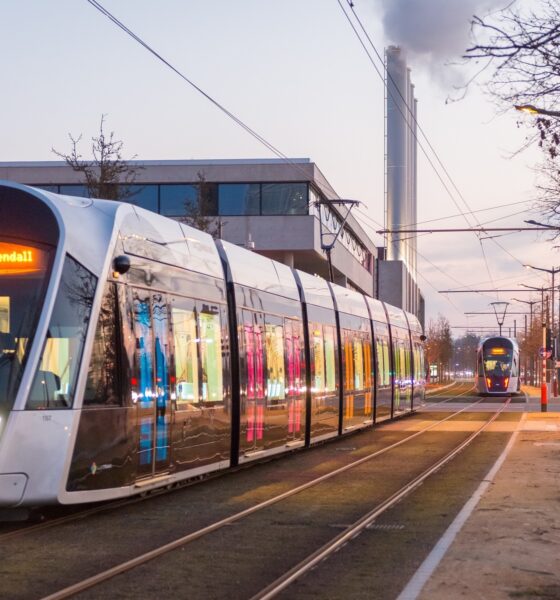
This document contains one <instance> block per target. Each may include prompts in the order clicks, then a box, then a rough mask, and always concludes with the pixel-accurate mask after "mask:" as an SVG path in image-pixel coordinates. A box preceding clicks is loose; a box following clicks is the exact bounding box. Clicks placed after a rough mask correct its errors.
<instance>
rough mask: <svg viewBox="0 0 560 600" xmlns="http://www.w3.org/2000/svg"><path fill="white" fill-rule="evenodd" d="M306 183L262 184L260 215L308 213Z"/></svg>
mask: <svg viewBox="0 0 560 600" xmlns="http://www.w3.org/2000/svg"><path fill="white" fill-rule="evenodd" d="M307 206H308V200H307V184H306V183H263V184H262V185H261V214H263V215H306V214H307V213H308V209H307Z"/></svg>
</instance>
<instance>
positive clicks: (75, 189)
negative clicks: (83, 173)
mask: <svg viewBox="0 0 560 600" xmlns="http://www.w3.org/2000/svg"><path fill="white" fill-rule="evenodd" d="M60 193H61V194H64V195H65V196H79V197H80V198H89V192H88V189H87V187H86V186H85V185H61V186H60Z"/></svg>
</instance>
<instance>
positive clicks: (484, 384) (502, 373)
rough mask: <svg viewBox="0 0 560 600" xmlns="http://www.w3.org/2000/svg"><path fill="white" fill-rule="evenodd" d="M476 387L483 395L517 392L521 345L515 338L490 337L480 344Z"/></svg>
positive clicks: (518, 389)
mask: <svg viewBox="0 0 560 600" xmlns="http://www.w3.org/2000/svg"><path fill="white" fill-rule="evenodd" d="M476 365H477V377H476V388H477V391H478V393H479V394H480V395H482V396H503V395H508V394H516V393H518V392H519V391H520V389H521V387H520V386H521V382H520V379H519V346H518V344H517V341H516V340H515V339H513V338H507V337H490V338H486V339H485V340H482V341H481V342H480V344H479V345H478V350H477V357H476Z"/></svg>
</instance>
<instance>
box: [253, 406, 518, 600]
mask: <svg viewBox="0 0 560 600" xmlns="http://www.w3.org/2000/svg"><path fill="white" fill-rule="evenodd" d="M510 401H511V397H510V398H508V401H507V402H506V403H504V405H503V406H502V407H501V408H500V410H498V411H497V412H496V413H494V414H493V415H492V417H491V418H490V419H489V420H488V421H486V423H484V424H483V425H482V426H481V427H479V429H477V430H476V431H475V432H473V433H472V434H471V435H470V436H469V437H468V438H467V439H466V440H464V441H463V442H461V444H459V445H458V446H456V447H455V448H454V449H453V450H451V451H450V452H448V453H447V454H446V455H445V456H444V457H443V458H440V459H439V460H437V461H436V462H435V463H434V464H433V465H432V466H431V467H429V468H428V469H426V470H425V471H424V472H423V473H421V474H420V475H418V476H417V477H415V478H414V479H413V480H412V481H410V482H409V483H407V484H406V485H404V486H403V487H402V488H401V489H400V490H398V491H396V492H395V493H394V494H392V495H391V496H389V497H388V498H387V499H386V500H384V501H383V502H381V503H380V504H379V505H378V506H376V507H375V508H374V509H373V510H371V511H370V512H369V513H367V514H366V515H364V516H363V517H361V518H360V519H358V520H357V521H356V522H355V523H353V524H352V525H350V526H349V527H348V528H347V529H346V531H344V532H342V533H341V534H339V535H337V536H336V537H335V538H333V539H332V540H331V541H330V542H327V543H326V544H325V545H323V546H322V547H321V548H319V549H318V550H316V551H315V552H314V553H313V554H310V555H309V556H308V557H307V558H306V559H304V560H303V561H301V562H300V563H299V564H297V565H296V566H295V567H293V568H292V569H290V570H289V571H287V572H286V573H285V574H284V575H282V576H281V577H279V578H278V579H276V581H274V582H273V583H271V584H270V585H268V586H267V587H266V588H264V589H263V590H261V591H260V592H259V593H257V594H255V595H254V596H253V597H252V598H251V599H250V600H270V599H271V598H274V596H276V595H277V594H279V593H280V592H281V591H283V590H285V589H286V588H287V587H288V586H289V585H290V584H292V583H293V582H294V581H296V580H297V579H299V578H300V577H301V576H302V575H305V573H307V572H308V571H310V570H311V569H313V567H315V566H316V565H317V564H318V563H320V562H321V561H323V560H325V559H326V558H328V557H329V556H330V555H331V554H333V553H334V552H336V551H338V550H339V549H340V548H342V546H344V545H345V544H346V543H348V542H349V541H350V540H351V539H352V538H354V537H356V536H357V535H358V534H360V533H361V532H362V531H363V530H364V529H366V528H367V527H368V526H369V525H371V524H372V523H373V522H374V521H375V520H376V519H377V518H378V517H379V516H380V515H382V514H383V513H384V512H385V511H386V510H388V509H389V508H391V507H392V506H394V505H395V504H396V503H397V502H399V501H400V500H402V499H403V498H404V497H405V496H407V495H408V494H410V493H411V492H412V491H414V490H415V489H416V488H417V487H418V486H420V485H421V484H422V483H423V482H424V481H425V480H426V479H428V477H430V475H433V474H434V473H435V472H436V471H439V470H440V469H441V468H442V467H443V466H444V465H446V464H447V463H448V462H449V461H451V460H452V459H453V458H455V456H456V455H457V454H459V453H460V452H461V451H462V450H464V449H465V448H466V447H467V446H468V445H469V444H471V443H472V442H473V441H474V440H475V439H476V438H477V437H478V436H479V435H480V434H481V433H482V432H483V431H484V430H485V429H486V428H487V427H488V426H489V425H490V424H491V423H493V422H494V421H495V420H496V419H497V418H498V416H499V415H500V414H501V413H502V412H503V411H504V410H505V408H506V407H507V406H508V405H509V403H510Z"/></svg>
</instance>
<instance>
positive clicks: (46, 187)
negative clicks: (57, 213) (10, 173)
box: [33, 185, 60, 194]
mask: <svg viewBox="0 0 560 600" xmlns="http://www.w3.org/2000/svg"><path fill="white" fill-rule="evenodd" d="M33 187H36V188H39V189H40V190H45V191H46V192H54V193H55V194H58V193H60V192H59V188H60V186H58V185H33Z"/></svg>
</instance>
